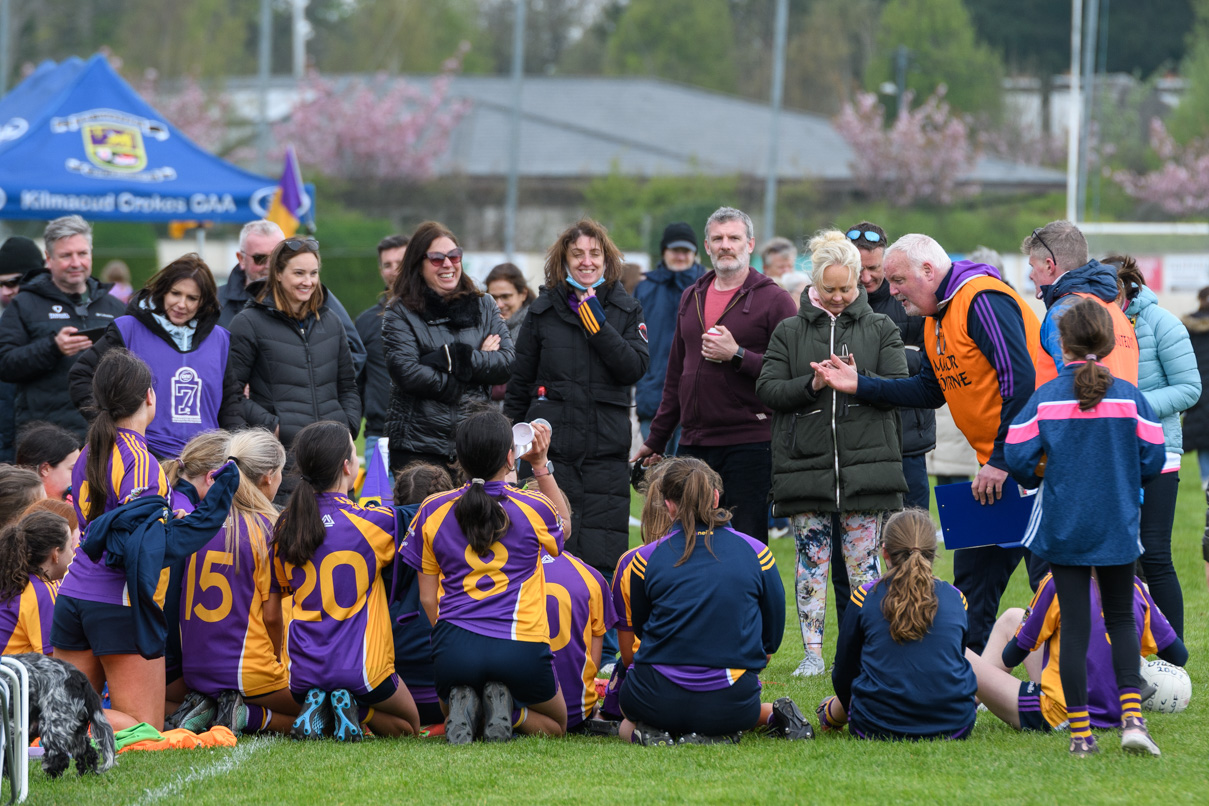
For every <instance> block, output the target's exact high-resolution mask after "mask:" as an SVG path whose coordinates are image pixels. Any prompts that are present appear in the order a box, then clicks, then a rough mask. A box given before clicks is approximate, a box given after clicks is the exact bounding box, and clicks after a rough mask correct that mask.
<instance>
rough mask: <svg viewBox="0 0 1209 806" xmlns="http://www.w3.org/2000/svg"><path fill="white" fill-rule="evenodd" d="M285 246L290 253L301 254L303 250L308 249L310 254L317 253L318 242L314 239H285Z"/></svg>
mask: <svg viewBox="0 0 1209 806" xmlns="http://www.w3.org/2000/svg"><path fill="white" fill-rule="evenodd" d="M283 243H285V246H286V248H287V249H289V250H290V251H291V252H301V251H302V250H303V249H308V250H310V251H312V252H318V251H319V242H318V241H316V240H315V239H314V238H286V239H285V241H283Z"/></svg>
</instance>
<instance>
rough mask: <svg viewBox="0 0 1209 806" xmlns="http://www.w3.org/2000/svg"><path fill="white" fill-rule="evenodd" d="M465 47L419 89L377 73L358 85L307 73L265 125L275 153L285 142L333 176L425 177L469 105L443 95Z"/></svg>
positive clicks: (302, 158)
mask: <svg viewBox="0 0 1209 806" xmlns="http://www.w3.org/2000/svg"><path fill="white" fill-rule="evenodd" d="M468 50H469V45H468V44H467V43H463V44H462V46H461V47H460V48H459V49H458V51H457V53H456V54H455V55H454V56H453V57H452V58H450V59H448V60H446V61H445V63H444V65H443V66H442V70H441V73H440V75H438V76H437V77H436V78H434V79H433V81H432V83H431V85H430V87H429V89H428V91H427V92H425V91H423V90H421V89H419V88H418V87H415V86H413V85H412V84H409V83H407V82H406V81H404V80H403V79H400V78H397V77H390V76H387V75H385V74H379V75H378V76H377V77H376V78H375V79H374V80H373V81H370V82H365V83H361V82H358V81H356V80H355V79H347V80H344V81H341V82H336V81H332V80H329V79H325V78H323V77H321V76H320V75H319V74H318V73H317V72H314V71H312V72H311V73H309V74H308V75H307V78H306V80H305V82H304V83H303V85H302V88H301V89H302V92H301V98H302V100H301V101H300V102H299V103H298V105H297V106H295V107H294V110H293V112H292V113H291V114H290V116H289V117H288V118H286V119H285V120H284V121H282V122H281V123H278V124H277V125H275V126H274V127H273V137H274V140H275V141H276V142H277V143H278V146H279V152H281V153H283V152H284V150H285V146H286V145H287V144H292V145H293V146H294V150H295V152H296V153H297V155H298V159H299V160H300V161H301V162H302V163H303V164H304V165H306V166H309V167H310V168H311V169H313V170H316V171H318V172H319V173H321V174H324V175H325V176H329V177H333V178H338V179H345V180H384V179H385V180H390V179H427V178H430V177H431V176H432V175H433V174H434V169H435V166H436V161H437V160H438V159H439V158H440V156H441V155H442V154H444V153H445V151H446V149H448V147H449V138H450V135H451V133H452V132H453V129H454V127H456V126H457V124H458V122H459V121H460V120H461V119H462V117H463V116H464V115H465V114H466V112H467V111H468V110H469V108H470V103H469V101H466V100H461V99H459V100H451V99H450V98H449V88H450V84H451V82H452V81H453V77H454V75H455V74H456V73H457V72H458V71H459V70H460V69H461V66H462V59H463V57H464V56H465V54H466V52H467V51H468Z"/></svg>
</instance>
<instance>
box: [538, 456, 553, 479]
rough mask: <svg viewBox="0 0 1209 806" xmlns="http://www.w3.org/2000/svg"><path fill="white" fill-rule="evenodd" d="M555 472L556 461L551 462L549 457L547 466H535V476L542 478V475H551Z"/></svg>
mask: <svg viewBox="0 0 1209 806" xmlns="http://www.w3.org/2000/svg"><path fill="white" fill-rule="evenodd" d="M553 472H554V463H553V462H551V461H550V460H549V459H547V460H546V466H545V467H535V468H533V478H535V479H540V478H541V477H542V476H549V475H550V474H551V473H553Z"/></svg>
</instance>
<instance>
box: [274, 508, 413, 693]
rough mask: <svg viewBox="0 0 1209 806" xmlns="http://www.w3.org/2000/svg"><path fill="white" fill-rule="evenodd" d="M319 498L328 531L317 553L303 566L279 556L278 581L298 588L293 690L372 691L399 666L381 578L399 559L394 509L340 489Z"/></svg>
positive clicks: (290, 642) (291, 645) (291, 641)
mask: <svg viewBox="0 0 1209 806" xmlns="http://www.w3.org/2000/svg"><path fill="white" fill-rule="evenodd" d="M315 502H316V503H317V504H318V505H319V516H320V518H322V519H323V525H324V528H325V530H326V533H327V534H326V535H325V537H324V538H323V542H322V543H321V544H320V545H319V548H317V549H316V550H315V554H314V556H312V557H311V559H310V561H309V562H307V563H306V564H305V565H301V566H298V565H294V564H292V563H288V562H286V561H285V560H283V559H281V558H280V557H279V556H277V555H276V553H274V557H273V573H274V575H275V577H276V582H277V585H278V586H279V587H280V588H281V590H282V592H283V593H285V592H287V591H293V594H294V603H293V607H292V609H291V615H290V622H289V624H290V626H289V629H288V631H287V637H286V650H287V653H286V654H287V655H288V656H289V664H290V668H289V674H290V689H291V690H292V691H296V692H297V691H306V690H308V689H312V688H320V689H323V690H324V691H334V690H335V689H338V688H347V689H348V690H349V691H351V692H352V693H353V694H367V693H369V692H370V691H372V690H373V689H374V688H376V687H377V686H378V685H379V684H380V683H382V682H383V681H384V680H386V678H388V677H390V675H391V674H392V673H393V672H394V670H395V643H394V639H393V638H392V636H391V632H390V614H389V612H388V611H387V608H386V591H385V588H384V586H383V584H382V568H383V566H385V565H387V564H388V563H389V562H391V561H392V560H393V559H394V552H395V531H396V529H395V513H394V510H393V509H388V508H384V507H376V506H371V507H360V506H357V505H356V504H354V503H353V502H352V501H350V500H349V498H348V496H345V495H342V494H340V493H319V494H318V495H316V496H315ZM278 524H280V521H278ZM275 551H276V549H274V552H275Z"/></svg>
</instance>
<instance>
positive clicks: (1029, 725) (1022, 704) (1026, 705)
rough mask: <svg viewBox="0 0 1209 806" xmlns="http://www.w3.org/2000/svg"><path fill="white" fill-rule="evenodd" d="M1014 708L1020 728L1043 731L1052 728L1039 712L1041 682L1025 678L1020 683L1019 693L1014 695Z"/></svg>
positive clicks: (1046, 731)
mask: <svg viewBox="0 0 1209 806" xmlns="http://www.w3.org/2000/svg"><path fill="white" fill-rule="evenodd" d="M1016 710H1017V711H1018V712H1019V714H1020V729H1021V730H1039V731H1043V732H1045V733H1048V732H1049V731H1051V730H1053V728H1051V727H1050V724H1049V723H1048V722H1046V721H1045V716H1044V715H1042V713H1041V684H1040V683H1033V682H1031V681H1028V680H1025V681H1024V682H1022V683H1021V684H1020V693H1019V694H1017V695H1016Z"/></svg>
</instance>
